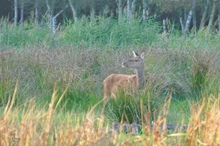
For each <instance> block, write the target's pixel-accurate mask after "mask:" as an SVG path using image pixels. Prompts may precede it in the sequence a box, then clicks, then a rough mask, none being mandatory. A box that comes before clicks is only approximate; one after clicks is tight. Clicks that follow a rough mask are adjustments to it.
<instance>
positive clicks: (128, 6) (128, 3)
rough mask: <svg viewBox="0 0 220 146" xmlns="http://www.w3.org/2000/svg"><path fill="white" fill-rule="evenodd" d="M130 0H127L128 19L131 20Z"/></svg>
mask: <svg viewBox="0 0 220 146" xmlns="http://www.w3.org/2000/svg"><path fill="white" fill-rule="evenodd" d="M130 12H131V10H130V0H127V21H128V22H130Z"/></svg>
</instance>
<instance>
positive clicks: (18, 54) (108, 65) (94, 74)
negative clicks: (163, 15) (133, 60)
mask: <svg viewBox="0 0 220 146" xmlns="http://www.w3.org/2000/svg"><path fill="white" fill-rule="evenodd" d="M0 23H1V25H0V29H1V30H2V31H1V35H0V48H1V50H0V68H1V69H0V73H1V74H0V78H1V82H0V96H1V98H0V100H1V106H3V107H5V106H6V104H7V101H8V100H9V97H12V95H13V92H14V89H15V85H16V82H18V91H17V95H16V96H17V98H16V101H15V105H23V104H24V103H25V102H26V101H27V100H29V99H32V98H33V99H36V102H37V104H39V105H40V106H41V107H44V106H45V105H46V104H49V103H50V101H51V97H52V96H51V95H52V93H53V92H54V89H58V93H57V94H58V96H60V95H61V94H62V93H63V91H64V90H65V89H66V87H67V86H68V90H67V92H66V94H65V96H64V98H63V100H62V101H61V103H60V104H59V107H58V109H57V110H60V111H62V112H64V111H65V112H77V113H83V115H84V114H85V113H86V112H88V111H89V110H90V109H91V108H92V107H93V106H94V105H95V104H96V103H98V102H99V101H100V100H101V99H102V98H103V93H102V90H101V86H102V81H103V80H104V78H105V77H107V76H108V75H109V74H111V73H127V74H131V73H133V71H132V70H130V69H124V68H123V69H122V68H121V62H123V61H125V60H127V59H129V58H130V56H131V54H130V52H131V51H130V50H131V49H134V50H137V51H142V50H145V52H146V57H145V79H146V88H145V92H146V93H145V94H137V95H131V96H130V95H124V94H122V95H120V96H121V98H119V99H118V100H122V101H117V100H116V101H115V100H114V99H111V100H110V101H109V105H108V106H109V108H108V109H107V111H106V113H105V114H106V117H108V118H109V119H110V120H116V121H122V120H124V119H123V118H125V117H123V116H124V115H123V114H124V113H125V112H127V114H125V115H126V116H127V122H129V123H132V122H134V121H137V119H134V117H135V116H137V115H138V116H139V117H140V116H141V115H140V112H141V111H140V106H141V105H140V104H139V103H140V99H142V100H143V105H144V108H146V112H149V111H148V109H149V103H148V94H150V102H151V105H150V109H151V111H150V113H151V118H152V119H151V120H154V118H153V116H154V115H158V113H159V111H160V110H161V107H163V106H162V105H163V103H164V102H165V101H166V100H167V97H169V96H170V95H172V102H171V105H170V110H169V114H168V121H169V122H170V123H178V122H179V121H181V120H182V119H184V121H186V122H188V117H189V116H190V115H189V110H188V109H189V102H191V101H194V100H196V101H200V99H201V98H202V97H204V96H207V97H208V96H209V95H211V94H212V95H216V96H217V95H218V92H219V82H220V76H219V73H218V72H219V69H220V68H219V62H220V59H219V53H220V51H219V50H218V49H219V41H218V40H219V37H218V36H217V34H207V33H206V32H202V31H201V32H198V33H196V34H195V33H194V34H193V33H191V34H189V36H188V37H182V36H181V35H180V33H179V32H178V31H177V30H173V31H171V33H170V35H169V38H164V37H163V36H162V35H161V34H160V33H159V32H160V29H161V26H160V24H158V23H156V22H154V21H152V20H148V21H147V22H146V23H142V22H140V21H138V20H132V21H131V23H129V24H128V23H127V22H126V21H124V22H121V23H120V24H118V22H117V21H116V20H113V19H110V18H104V17H95V18H93V20H89V19H88V18H85V17H84V18H82V19H81V20H80V21H78V22H77V23H73V22H71V21H67V22H65V24H64V25H63V26H61V28H60V31H59V32H57V33H56V34H51V33H50V32H49V29H48V28H46V27H37V26H34V24H31V23H25V24H24V26H23V27H22V28H21V27H14V26H13V25H12V24H10V23H9V22H7V21H6V20H1V22H0ZM127 96H128V97H127ZM136 96H137V97H136ZM127 98H131V101H129V102H127V101H126V100H127ZM132 98H133V99H132ZM57 101H58V100H56V102H57ZM121 103H123V106H122V104H121ZM102 106H103V105H102V103H100V104H99V105H98V106H97V107H96V108H95V112H96V113H97V114H99V113H100V111H101V109H102ZM120 106H122V109H121V110H118V109H120V108H119V107H120ZM128 106H129V108H128V109H123V107H128ZM130 109H132V110H130ZM131 111H132V112H131ZM155 111H156V113H155ZM176 111H178V113H177V112H176ZM124 121H126V120H124Z"/></svg>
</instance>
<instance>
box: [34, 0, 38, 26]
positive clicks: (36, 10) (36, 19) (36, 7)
mask: <svg viewBox="0 0 220 146" xmlns="http://www.w3.org/2000/svg"><path fill="white" fill-rule="evenodd" d="M34 15H35V18H34V23H35V25H36V26H37V25H38V20H39V11H38V1H37V0H36V1H35V5H34Z"/></svg>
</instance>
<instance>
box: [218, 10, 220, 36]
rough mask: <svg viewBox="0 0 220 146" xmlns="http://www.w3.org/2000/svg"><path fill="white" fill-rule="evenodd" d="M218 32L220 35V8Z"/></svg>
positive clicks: (219, 11) (219, 12)
mask: <svg viewBox="0 0 220 146" xmlns="http://www.w3.org/2000/svg"><path fill="white" fill-rule="evenodd" d="M218 33H219V35H220V10H218Z"/></svg>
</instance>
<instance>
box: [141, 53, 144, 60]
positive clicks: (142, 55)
mask: <svg viewBox="0 0 220 146" xmlns="http://www.w3.org/2000/svg"><path fill="white" fill-rule="evenodd" d="M141 58H142V59H144V51H142V53H141Z"/></svg>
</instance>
